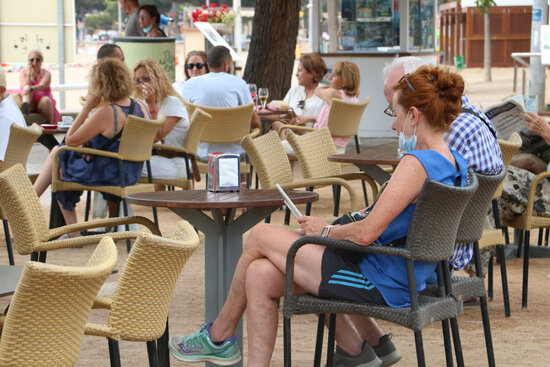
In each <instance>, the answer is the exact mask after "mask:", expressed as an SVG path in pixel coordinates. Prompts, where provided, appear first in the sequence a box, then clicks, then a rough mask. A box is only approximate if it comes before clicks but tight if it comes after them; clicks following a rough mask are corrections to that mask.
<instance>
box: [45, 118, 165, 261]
mask: <svg viewBox="0 0 550 367" xmlns="http://www.w3.org/2000/svg"><path fill="white" fill-rule="evenodd" d="M163 123H164V120H157V121H151V120H147V119H143V118H140V117H136V116H133V115H129V116H128V118H127V120H126V123H125V125H124V130H123V132H122V136H121V137H120V144H119V148H118V152H117V153H115V152H110V151H105V150H99V149H92V148H83V147H69V146H66V145H64V146H62V147H60V148H59V149H58V150H57V152H56V155H55V159H54V161H53V167H52V186H51V190H52V194H53V196H54V199H55V193H56V192H57V191H99V192H103V193H108V194H111V195H115V196H118V197H120V198H122V204H123V208H124V216H126V217H127V216H128V203H127V202H126V197H127V196H128V195H131V194H135V193H138V192H152V191H154V186H153V185H152V182H153V181H152V177H151V169H150V164H149V159H150V158H151V148H152V146H153V141H154V139H155V136H156V134H157V131H158V129H159V128H160V126H161V125H162V124H163ZM66 150H71V151H75V152H80V153H85V154H91V155H99V156H104V157H110V158H115V159H117V160H118V162H119V165H118V166H119V173H120V182H121V185H120V186H88V185H84V184H81V183H78V182H67V181H62V179H60V178H59V154H61V152H64V151H66ZM124 161H130V162H145V163H146V164H147V168H148V172H149V183H147V184H142V183H136V184H135V185H131V186H126V185H125V183H124ZM55 201H56V200H52V202H55ZM153 218H154V222H155V224H156V225H158V219H157V212H156V208H155V207H153ZM126 230H127V231H128V230H129V226H128V225H126ZM129 246H130V244H129V242H128V251H130V247H129Z"/></svg>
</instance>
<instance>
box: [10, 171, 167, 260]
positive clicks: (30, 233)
mask: <svg viewBox="0 0 550 367" xmlns="http://www.w3.org/2000/svg"><path fill="white" fill-rule="evenodd" d="M0 191H1V192H2V195H0V205H2V206H3V207H4V212H5V213H6V216H7V218H8V220H9V222H10V225H11V228H12V231H13V235H14V238H15V250H16V251H17V253H18V254H20V255H29V254H31V260H37V259H38V253H39V252H42V256H41V261H45V259H46V251H50V250H55V249H61V248H67V247H76V246H84V245H95V244H97V243H98V242H99V240H101V238H102V237H103V235H102V234H98V235H92V236H83V237H76V238H71V239H63V240H54V239H55V238H57V237H59V236H61V235H63V234H66V233H71V232H75V231H82V230H87V229H91V228H101V227H106V226H118V225H123V224H131V223H136V224H141V225H143V226H145V227H147V228H148V229H149V230H150V231H151V232H152V233H153V234H156V235H160V231H159V230H158V228H157V226H156V225H155V224H154V223H153V222H151V221H150V220H149V219H147V218H143V217H126V218H110V219H100V220H95V221H90V222H85V223H76V224H71V225H68V226H63V227H58V228H53V229H48V224H47V223H46V218H44V212H43V211H42V205H41V204H40V200H39V199H38V196H37V195H36V191H35V190H34V188H33V186H32V185H31V182H30V181H29V178H28V177H27V174H26V173H25V169H24V168H23V166H21V165H20V164H18V165H16V166H14V167H11V168H9V169H8V170H6V171H5V172H2V173H1V174H0ZM137 234H138V232H114V233H110V234H109V235H110V236H111V237H112V238H113V239H114V240H115V241H118V240H126V239H133V238H135V237H136V236H137Z"/></svg>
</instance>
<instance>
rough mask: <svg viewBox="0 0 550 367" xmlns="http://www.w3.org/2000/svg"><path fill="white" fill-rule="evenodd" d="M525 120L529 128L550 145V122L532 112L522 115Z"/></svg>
mask: <svg viewBox="0 0 550 367" xmlns="http://www.w3.org/2000/svg"><path fill="white" fill-rule="evenodd" d="M521 115H522V116H523V118H524V119H525V120H524V122H525V125H526V126H527V128H528V129H529V130H530V131H532V132H534V133H535V134H537V135H540V136H541V137H542V138H543V139H544V141H545V142H546V143H547V144H550V125H549V124H548V121H546V120H545V119H544V118H542V117H540V116H539V115H537V114H534V113H532V112H526V113H522V114H521Z"/></svg>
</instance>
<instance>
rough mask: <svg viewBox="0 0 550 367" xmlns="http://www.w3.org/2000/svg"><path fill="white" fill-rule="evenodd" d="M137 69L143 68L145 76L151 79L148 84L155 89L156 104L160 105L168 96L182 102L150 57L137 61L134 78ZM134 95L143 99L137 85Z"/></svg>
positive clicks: (158, 66)
mask: <svg viewBox="0 0 550 367" xmlns="http://www.w3.org/2000/svg"><path fill="white" fill-rule="evenodd" d="M139 68H144V69H145V70H146V71H147V74H149V78H151V82H150V83H151V84H152V86H153V88H155V91H156V94H157V102H159V103H162V101H164V99H165V98H166V97H168V96H175V97H178V98H179V99H180V100H181V101H182V102H183V100H182V99H181V97H180V95H179V94H178V92H176V90H175V89H174V87H172V83H170V80H169V79H168V75H166V72H165V71H164V69H163V68H162V66H160V64H159V63H158V62H156V61H155V60H154V59H152V58H150V57H146V58H144V59H141V60H139V61H138V62H136V64H135V65H134V76H135V75H136V71H137V69H139ZM134 95H135V96H136V97H138V98H141V99H145V97H144V96H143V94H142V93H141V89H140V88H137V85H136V88H135V90H134Z"/></svg>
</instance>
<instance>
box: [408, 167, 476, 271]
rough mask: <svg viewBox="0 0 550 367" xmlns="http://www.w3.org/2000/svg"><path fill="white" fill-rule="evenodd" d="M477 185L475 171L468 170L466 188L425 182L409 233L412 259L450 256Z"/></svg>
mask: <svg viewBox="0 0 550 367" xmlns="http://www.w3.org/2000/svg"><path fill="white" fill-rule="evenodd" d="M477 187H478V180H477V177H476V175H475V174H474V173H473V171H469V172H468V184H467V186H466V187H457V186H449V185H445V184H442V183H438V182H435V181H431V180H427V181H426V182H425V183H424V186H423V187H422V190H420V194H419V195H418V200H417V203H416V207H415V209H414V213H413V215H412V218H411V223H410V226H409V232H408V234H407V250H409V251H410V253H411V258H412V259H414V260H417V261H428V262H439V261H442V260H446V259H448V258H450V257H451V255H452V253H453V249H454V245H455V240H456V234H457V231H458V226H459V223H460V220H461V218H462V213H463V211H464V208H465V207H466V204H467V203H468V202H469V200H470V198H471V197H472V195H473V194H474V193H475V191H476V190H477ZM449 198H452V200H449ZM442 228H445V230H442ZM428 239H429V240H428Z"/></svg>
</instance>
